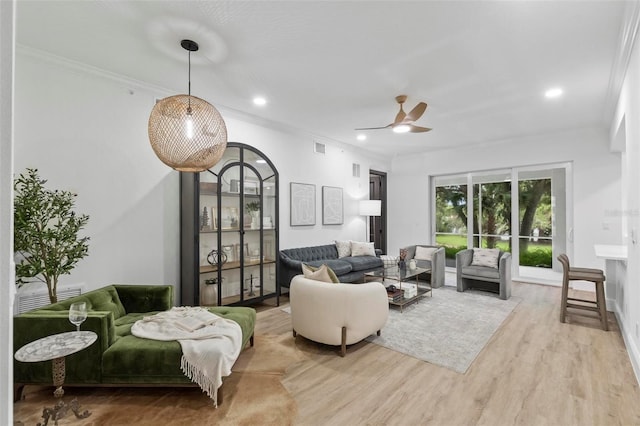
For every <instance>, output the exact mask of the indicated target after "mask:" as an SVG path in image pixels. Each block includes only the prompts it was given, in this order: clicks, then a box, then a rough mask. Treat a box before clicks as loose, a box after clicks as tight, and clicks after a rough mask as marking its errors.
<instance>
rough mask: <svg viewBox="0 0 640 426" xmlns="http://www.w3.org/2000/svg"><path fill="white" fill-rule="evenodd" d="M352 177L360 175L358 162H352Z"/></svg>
mask: <svg viewBox="0 0 640 426" xmlns="http://www.w3.org/2000/svg"><path fill="white" fill-rule="evenodd" d="M353 177H356V178H359V177H360V164H356V163H353Z"/></svg>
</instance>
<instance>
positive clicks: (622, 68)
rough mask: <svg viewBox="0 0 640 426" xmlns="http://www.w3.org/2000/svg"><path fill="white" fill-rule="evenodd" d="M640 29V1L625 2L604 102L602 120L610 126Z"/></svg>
mask: <svg viewBox="0 0 640 426" xmlns="http://www.w3.org/2000/svg"><path fill="white" fill-rule="evenodd" d="M639 28H640V0H632V1H628V2H626V6H625V10H624V12H623V17H622V26H621V27H620V35H619V43H618V49H617V51H616V56H615V58H614V61H613V65H612V67H611V74H610V75H609V86H608V87H607V97H606V100H605V108H604V119H605V123H608V124H610V123H611V122H612V120H613V116H614V114H615V111H616V107H617V104H618V98H619V97H620V91H621V90H622V84H623V83H624V79H625V76H626V74H627V68H628V67H629V61H630V59H631V54H632V53H633V46H634V44H635V43H636V41H637V39H638V36H639V35H638V33H639Z"/></svg>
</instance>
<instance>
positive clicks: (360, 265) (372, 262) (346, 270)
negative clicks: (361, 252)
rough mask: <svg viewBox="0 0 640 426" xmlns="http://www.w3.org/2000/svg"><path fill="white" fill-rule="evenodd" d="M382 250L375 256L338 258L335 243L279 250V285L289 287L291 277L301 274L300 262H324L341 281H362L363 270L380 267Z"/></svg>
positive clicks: (367, 270) (316, 265)
mask: <svg viewBox="0 0 640 426" xmlns="http://www.w3.org/2000/svg"><path fill="white" fill-rule="evenodd" d="M381 254H382V251H381V250H379V249H376V255H375V256H347V257H341V258H338V249H337V248H336V245H335V244H327V245H323V246H313V247H300V248H290V249H284V250H280V253H279V255H280V256H279V257H280V286H281V287H287V288H289V284H290V283H291V279H292V278H293V277H295V276H296V275H300V274H302V263H306V264H307V265H310V266H315V267H318V266H321V265H322V264H326V265H327V266H328V267H329V268H331V269H333V272H335V273H336V275H337V276H338V279H339V280H340V282H342V283H353V282H356V281H362V280H363V279H364V274H365V272H369V271H373V270H376V269H379V268H382V266H383V263H382V259H380V255H381Z"/></svg>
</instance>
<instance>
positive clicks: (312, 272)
mask: <svg viewBox="0 0 640 426" xmlns="http://www.w3.org/2000/svg"><path fill="white" fill-rule="evenodd" d="M302 273H303V274H304V277H305V278H309V279H310V280H316V281H322V282H325V283H339V282H340V280H339V279H338V277H337V275H336V273H335V272H333V269H331V268H329V267H328V266H327V265H324V264H323V265H322V266H320V267H319V268H314V267H313V266H309V265H307V264H305V263H303V264H302Z"/></svg>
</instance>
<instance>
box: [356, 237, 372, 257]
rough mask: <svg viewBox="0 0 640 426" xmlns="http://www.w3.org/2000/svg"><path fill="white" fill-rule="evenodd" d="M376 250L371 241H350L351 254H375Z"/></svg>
mask: <svg viewBox="0 0 640 426" xmlns="http://www.w3.org/2000/svg"><path fill="white" fill-rule="evenodd" d="M375 255H376V250H375V248H374V246H373V243H362V242H358V241H351V256H375Z"/></svg>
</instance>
